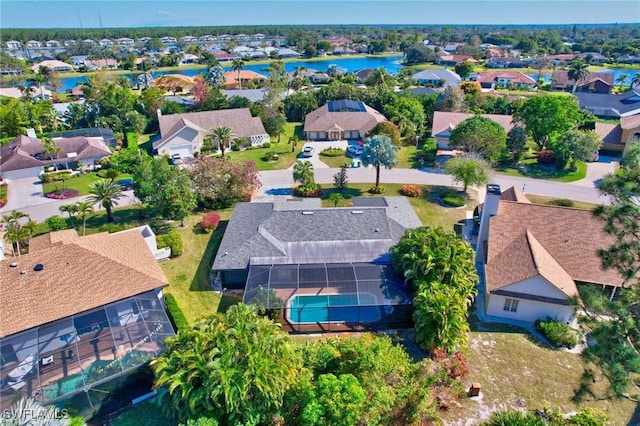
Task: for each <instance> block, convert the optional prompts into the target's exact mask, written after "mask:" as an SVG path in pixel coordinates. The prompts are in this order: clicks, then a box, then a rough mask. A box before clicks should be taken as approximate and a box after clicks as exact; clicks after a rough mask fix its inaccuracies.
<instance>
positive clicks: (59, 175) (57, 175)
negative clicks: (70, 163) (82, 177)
mask: <svg viewBox="0 0 640 426" xmlns="http://www.w3.org/2000/svg"><path fill="white" fill-rule="evenodd" d="M72 177H73V176H72V172H71V170H61V171H59V172H50V173H43V174H41V175H40V180H41V181H42V182H43V183H47V182H59V181H61V180H63V179H64V180H69V179H71V178H72Z"/></svg>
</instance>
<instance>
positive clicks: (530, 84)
mask: <svg viewBox="0 0 640 426" xmlns="http://www.w3.org/2000/svg"><path fill="white" fill-rule="evenodd" d="M470 79H471V80H474V81H477V82H478V83H480V87H482V88H483V89H498V88H505V87H511V86H512V87H515V88H517V89H525V90H534V89H535V88H536V82H535V80H534V79H533V78H531V77H529V76H528V75H526V74H522V73H521V72H517V71H487V72H481V73H479V74H476V75H473V76H471V78H470Z"/></svg>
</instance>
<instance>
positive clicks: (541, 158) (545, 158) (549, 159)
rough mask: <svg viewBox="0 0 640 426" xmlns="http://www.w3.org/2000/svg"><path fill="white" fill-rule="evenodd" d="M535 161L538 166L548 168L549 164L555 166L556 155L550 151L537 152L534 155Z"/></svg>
mask: <svg viewBox="0 0 640 426" xmlns="http://www.w3.org/2000/svg"><path fill="white" fill-rule="evenodd" d="M536 161H537V162H538V164H542V165H544V166H549V165H551V164H555V162H556V153H555V152H553V150H551V149H545V150H542V151H538V153H537V154H536Z"/></svg>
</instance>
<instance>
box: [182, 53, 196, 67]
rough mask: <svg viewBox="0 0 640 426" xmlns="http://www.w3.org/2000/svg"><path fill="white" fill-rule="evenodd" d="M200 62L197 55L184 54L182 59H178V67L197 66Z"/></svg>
mask: <svg viewBox="0 0 640 426" xmlns="http://www.w3.org/2000/svg"><path fill="white" fill-rule="evenodd" d="M199 60H200V57H199V56H198V55H193V54H191V53H185V54H184V55H183V56H182V58H180V63H179V64H178V65H189V64H197V63H198V61H199Z"/></svg>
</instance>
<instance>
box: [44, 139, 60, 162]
mask: <svg viewBox="0 0 640 426" xmlns="http://www.w3.org/2000/svg"><path fill="white" fill-rule="evenodd" d="M61 152H62V148H61V147H59V146H58V145H56V144H55V142H54V141H52V140H51V139H49V138H42V153H43V154H45V155H48V156H49V159H50V160H53V156H54V155H57V154H60V153H61Z"/></svg>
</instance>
